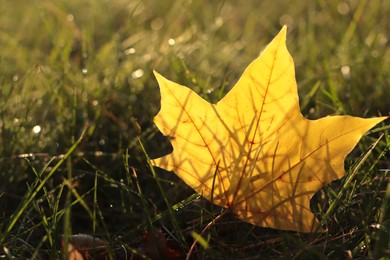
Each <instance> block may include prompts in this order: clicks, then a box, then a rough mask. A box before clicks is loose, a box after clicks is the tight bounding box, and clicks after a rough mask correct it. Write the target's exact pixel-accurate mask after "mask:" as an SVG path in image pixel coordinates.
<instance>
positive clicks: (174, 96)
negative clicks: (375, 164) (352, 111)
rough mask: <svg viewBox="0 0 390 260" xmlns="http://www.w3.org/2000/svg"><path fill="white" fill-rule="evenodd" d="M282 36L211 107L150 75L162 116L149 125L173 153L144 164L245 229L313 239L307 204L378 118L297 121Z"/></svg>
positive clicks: (293, 84) (333, 176) (289, 61)
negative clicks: (164, 138)
mask: <svg viewBox="0 0 390 260" xmlns="http://www.w3.org/2000/svg"><path fill="white" fill-rule="evenodd" d="M286 30H287V29H286V27H283V29H282V30H281V31H280V33H279V34H278V35H277V36H276V37H275V38H274V40H273V41H272V42H271V43H270V44H269V45H268V46H267V48H266V49H265V50H264V51H263V53H262V54H261V55H260V57H258V58H257V59H256V60H255V61H253V62H252V63H251V64H250V65H249V66H248V67H247V69H246V70H245V72H244V74H243V75H242V76H241V78H240V79H239V81H238V82H237V84H236V85H235V86H234V87H233V88H232V89H231V90H230V92H229V93H227V95H226V96H225V97H224V98H222V99H221V100H220V101H219V102H218V103H217V104H210V103H208V102H207V101H205V100H204V99H202V98H201V97H199V96H198V95H197V94H196V93H195V92H193V91H192V90H190V89H189V88H186V87H184V86H181V85H179V84H176V83H174V82H172V81H169V80H167V79H165V78H164V77H162V76H161V75H160V74H158V73H157V72H156V73H155V75H156V78H157V81H158V83H159V86H160V91H161V110H160V111H159V113H158V114H157V116H156V117H155V118H154V122H155V123H156V125H157V127H158V128H159V130H160V131H161V132H162V133H163V134H164V135H167V136H171V137H173V138H171V143H172V146H173V152H172V153H171V154H168V155H166V156H164V157H162V158H158V159H154V160H152V164H153V165H155V166H158V167H160V168H163V169H166V170H168V171H173V172H174V173H175V174H177V175H178V176H179V177H180V178H181V179H182V180H184V181H185V182H186V183H187V184H188V185H189V186H191V187H192V188H193V189H194V190H195V191H196V192H198V193H199V194H202V195H203V196H204V197H205V198H206V199H208V200H211V198H212V197H213V202H214V203H215V204H217V205H219V206H222V207H226V208H229V209H230V210H231V211H233V212H234V213H235V214H236V215H237V216H238V217H239V218H240V219H242V220H243V221H246V222H249V223H252V224H254V225H259V226H263V227H270V228H276V229H283V230H295V231H301V232H313V231H315V230H317V229H319V228H320V227H319V222H318V220H317V219H316V218H315V216H314V214H313V213H312V212H311V210H310V198H311V197H312V196H313V194H314V193H315V192H316V191H318V190H319V189H320V188H321V187H322V186H324V185H325V184H327V183H330V182H331V181H333V180H335V179H338V178H341V177H343V176H344V159H345V157H346V155H347V154H348V153H349V152H350V151H351V150H352V149H353V148H354V146H355V145H356V144H357V142H358V141H359V139H360V138H361V136H362V135H363V134H364V133H365V132H366V131H368V130H369V129H370V128H372V127H373V126H375V125H376V124H378V123H379V122H381V121H382V120H384V119H385V118H386V117H378V118H369V119H363V118H358V117H351V116H330V117H325V118H321V119H318V120H307V119H305V118H304V117H303V116H302V114H301V112H300V108H299V101H298V93H297V85H296V81H295V69H294V64H293V59H292V57H291V56H290V54H289V52H288V50H287V47H286V44H285V41H286ZM214 174H216V178H215V185H214V187H212V183H213V178H214ZM212 191H213V192H214V194H213V196H212V194H211V193H212Z"/></svg>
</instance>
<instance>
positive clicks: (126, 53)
mask: <svg viewBox="0 0 390 260" xmlns="http://www.w3.org/2000/svg"><path fill="white" fill-rule="evenodd" d="M134 53H135V49H134V48H128V49H126V50H125V55H130V54H134Z"/></svg>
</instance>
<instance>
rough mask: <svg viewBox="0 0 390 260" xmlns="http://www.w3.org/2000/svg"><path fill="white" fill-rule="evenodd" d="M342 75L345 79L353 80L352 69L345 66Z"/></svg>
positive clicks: (342, 68)
mask: <svg viewBox="0 0 390 260" xmlns="http://www.w3.org/2000/svg"><path fill="white" fill-rule="evenodd" d="M341 74H343V77H344V79H349V78H351V67H349V66H348V65H344V66H342V67H341Z"/></svg>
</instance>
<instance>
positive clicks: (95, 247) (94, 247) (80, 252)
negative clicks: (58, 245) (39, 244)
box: [62, 234, 108, 260]
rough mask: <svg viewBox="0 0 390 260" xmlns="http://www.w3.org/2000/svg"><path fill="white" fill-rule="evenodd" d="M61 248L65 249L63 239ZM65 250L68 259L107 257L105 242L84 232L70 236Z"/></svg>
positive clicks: (82, 259)
mask: <svg viewBox="0 0 390 260" xmlns="http://www.w3.org/2000/svg"><path fill="white" fill-rule="evenodd" d="M62 248H63V251H65V248H64V242H63V241H62ZM67 251H68V255H69V260H88V259H106V258H107V257H108V250H107V247H106V243H105V242H104V241H103V240H101V239H99V238H96V237H93V236H90V235H86V234H77V235H72V236H70V237H69V242H68V247H67Z"/></svg>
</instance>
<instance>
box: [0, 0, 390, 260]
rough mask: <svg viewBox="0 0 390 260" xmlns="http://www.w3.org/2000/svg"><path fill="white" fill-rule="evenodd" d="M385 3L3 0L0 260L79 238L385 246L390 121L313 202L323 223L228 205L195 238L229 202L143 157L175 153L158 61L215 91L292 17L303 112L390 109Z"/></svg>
mask: <svg viewBox="0 0 390 260" xmlns="http://www.w3.org/2000/svg"><path fill="white" fill-rule="evenodd" d="M389 12H390V2H389V1H385V0H383V1H379V0H378V1H368V0H362V1H353V0H350V1H343V2H340V1H333V0H332V1H323V0H315V1H294V3H292V2H291V1H287V0H273V1H271V0H270V1H255V0H249V1H245V4H242V3H241V4H236V3H235V1H202V0H200V1H168V0H164V1H157V0H156V1H136V0H134V1H125V0H117V1H108V0H99V1H76V0H67V1H64V0H58V1H50V0H47V1H28V0H20V1H10V0H0V135H1V136H0V245H1V247H0V256H1V257H4V258H12V257H16V258H31V257H32V258H37V257H41V258H45V259H46V258H52V259H58V258H60V257H61V256H62V254H63V253H62V251H61V243H62V242H64V243H67V241H69V239H70V235H72V234H78V233H83V234H90V235H92V236H96V237H99V238H101V239H102V240H104V241H106V242H107V244H108V247H109V250H110V254H111V256H112V257H115V256H116V257H118V258H121V257H122V258H123V254H124V251H125V250H124V249H123V248H125V249H126V252H127V253H128V254H129V255H130V254H136V255H138V256H139V257H142V256H145V255H149V256H153V255H151V253H150V252H149V251H148V250H152V249H153V248H154V247H156V245H157V247H158V246H160V247H162V250H164V246H163V244H164V243H163V242H164V241H165V240H164V239H162V238H161V236H162V234H163V235H164V236H165V237H166V239H167V243H168V246H169V247H170V248H173V249H174V250H176V251H177V252H180V253H181V254H182V255H181V256H184V255H185V254H186V253H187V252H188V251H189V248H190V246H191V244H192V242H193V240H194V238H195V239H198V240H199V241H200V243H199V244H198V245H197V246H196V248H195V250H194V251H193V253H192V255H191V256H192V258H194V259H203V258H205V259H207V258H208V257H211V258H212V259H220V258H228V259H246V258H252V257H253V258H256V257H258V258H271V259H272V258H279V257H283V258H298V259H307V258H316V259H326V258H330V259H343V258H348V257H353V258H357V259H359V258H379V257H381V256H385V255H386V254H387V255H389V254H390V247H389V227H390V225H389V221H390V220H389V213H388V212H390V208H389V205H390V197H389V187H388V186H389V184H388V183H389V178H390V160H389V158H388V154H389V147H390V135H389V127H386V126H384V124H382V125H379V126H378V127H377V129H376V130H373V131H372V132H371V133H369V134H368V135H366V136H365V137H363V139H362V140H361V141H360V143H359V145H358V146H357V147H356V149H355V150H354V151H353V152H352V153H351V154H350V155H349V156H348V158H347V160H346V166H345V167H346V170H347V177H346V178H343V179H341V180H338V181H335V182H333V183H332V184H330V185H327V186H326V187H324V188H323V189H321V190H320V191H319V192H318V193H317V194H316V195H315V196H314V197H313V199H312V206H313V207H312V209H313V211H315V212H317V213H318V215H319V217H320V218H324V224H325V225H326V227H327V228H328V232H326V233H318V234H300V233H295V232H283V231H276V230H272V229H266V228H260V227H253V226H251V225H249V224H246V223H243V222H241V221H239V220H238V219H236V218H235V217H234V216H231V215H226V216H224V217H223V218H221V219H219V220H218V221H217V222H216V223H215V224H214V225H212V226H211V228H210V229H209V230H208V232H206V233H205V234H202V235H201V236H200V234H201V232H202V230H203V229H204V228H205V227H206V226H207V224H208V223H209V222H210V221H212V220H213V219H214V218H216V217H217V216H218V215H219V214H220V213H221V209H220V208H217V207H215V206H212V205H210V203H209V202H207V201H205V200H204V199H202V198H201V197H199V196H197V195H196V194H194V192H193V191H192V190H191V189H190V188H189V187H188V186H186V185H185V184H184V183H183V182H182V181H181V180H179V179H178V178H177V177H176V176H175V175H174V174H172V173H169V172H165V171H162V170H160V169H155V171H156V172H153V171H152V169H151V168H150V167H149V165H148V164H147V159H146V158H147V156H149V157H150V158H155V157H158V156H161V155H164V154H166V153H168V152H169V151H170V149H171V148H170V146H169V142H168V140H167V139H166V138H164V137H162V135H161V134H160V133H159V132H158V130H157V129H156V127H155V126H154V124H153V121H152V119H153V116H154V115H155V114H156V113H157V112H158V110H159V102H160V100H159V99H160V97H159V91H158V86H157V82H156V80H155V78H154V77H153V74H152V71H153V69H157V70H158V71H159V72H160V73H162V74H163V75H165V76H166V77H168V78H169V79H171V80H174V81H176V82H179V83H181V84H184V85H187V86H189V87H191V88H192V89H194V90H195V91H196V92H198V93H200V95H201V96H203V97H204V98H206V99H208V100H210V101H217V100H218V99H219V98H221V97H222V96H223V95H224V94H225V93H226V92H227V91H228V89H230V88H231V87H232V86H233V85H234V83H235V81H236V80H237V79H238V77H239V76H240V74H241V73H242V72H243V70H244V68H245V67H246V66H247V65H248V64H249V62H250V61H251V60H253V59H254V58H255V57H257V55H258V54H259V52H260V51H261V49H262V48H264V47H265V45H266V44H267V43H268V42H269V41H270V40H271V39H272V38H273V37H274V36H275V35H276V33H277V32H278V31H279V30H280V28H281V25H282V24H285V23H287V24H288V26H289V27H288V39H287V45H288V47H289V50H290V52H291V53H292V56H293V58H294V61H295V64H296V74H297V75H296V77H297V81H298V86H299V94H300V100H301V101H300V102H301V106H302V113H303V114H304V115H305V116H306V117H307V118H312V119H314V118H319V117H322V116H326V115H334V114H350V115H355V116H362V117H372V116H378V115H389V108H390V99H389V97H390V69H389V66H388V65H389V64H390V39H389V38H388V37H389V30H390V20H389V18H388V13H389ZM173 43H174V44H173ZM386 122H387V124H388V121H386ZM37 126H39V127H40V131H39V133H34V131H33V129H37ZM34 127H35V128H34ZM379 136H381V138H380V139H379ZM139 140H140V142H139ZM375 142H377V143H376V145H375V146H372V144H374V143H375ZM143 149H145V151H146V153H145V152H144V150H143ZM386 189H387V190H388V191H387V195H386ZM153 233H154V234H156V235H155V236H156V237H157V238H156V239H153V238H154V237H155V236H154V235H152V234H153ZM146 234H148V235H146ZM148 239H149V240H151V241H149V240H148ZM202 245H203V246H202ZM206 247H207V249H206ZM156 250H157V249H156ZM156 250H155V251H156ZM157 251H158V250H157Z"/></svg>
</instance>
